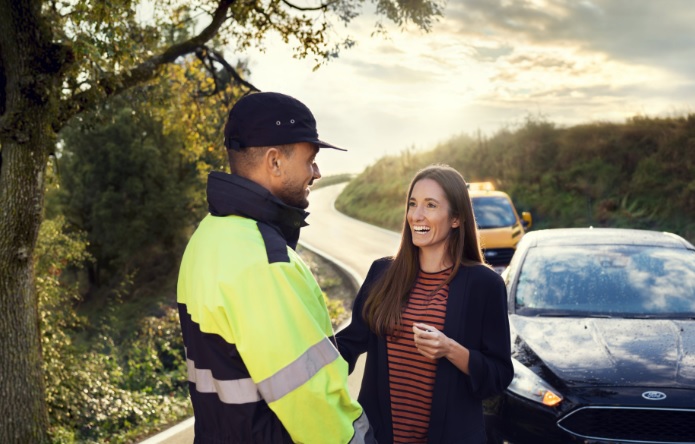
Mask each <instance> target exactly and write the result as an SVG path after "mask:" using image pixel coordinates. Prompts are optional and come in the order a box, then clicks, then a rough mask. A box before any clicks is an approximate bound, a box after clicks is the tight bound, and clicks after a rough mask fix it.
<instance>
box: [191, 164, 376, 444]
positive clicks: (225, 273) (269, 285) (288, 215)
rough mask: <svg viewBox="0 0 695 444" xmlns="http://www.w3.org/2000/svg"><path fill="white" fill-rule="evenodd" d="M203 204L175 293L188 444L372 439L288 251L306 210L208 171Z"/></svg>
mask: <svg viewBox="0 0 695 444" xmlns="http://www.w3.org/2000/svg"><path fill="white" fill-rule="evenodd" d="M208 202H209V206H210V212H211V214H210V215H208V216H207V217H205V218H204V219H203V221H202V222H201V223H200V225H199V226H198V228H197V229H196V231H195V233H194V234H193V236H192V237H191V239H190V241H189V243H188V246H187V248H186V251H185V253H184V255H183V259H182V262H181V269H180V273H179V281H178V290H177V293H178V296H177V298H178V304H179V315H180V319H181V327H182V331H183V338H184V344H185V347H186V361H187V364H188V378H189V386H190V393H191V400H192V404H193V409H194V414H195V435H196V442H197V443H230V444H231V443H240V444H241V443H243V444H249V443H285V442H299V443H307V444H312V443H352V442H355V443H358V442H359V443H362V442H367V443H369V442H374V441H373V438H372V432H371V430H370V429H369V423H368V421H367V418H366V416H365V415H364V413H363V411H362V408H361V406H360V405H359V404H358V403H357V401H355V400H353V399H352V398H351V397H350V395H349V393H348V390H347V374H348V372H347V364H346V362H345V361H344V360H343V359H342V358H341V357H340V355H339V353H338V351H337V349H336V347H335V345H334V342H335V341H334V338H333V329H332V326H331V322H330V319H329V316H328V312H327V310H326V306H325V302H324V300H323V295H322V293H321V290H320V288H319V286H318V284H317V282H316V280H315V279H314V277H313V275H312V274H311V272H310V271H309V269H308V267H307V266H306V265H305V264H304V262H303V261H302V260H301V258H300V257H299V256H298V255H297V253H296V252H295V251H294V247H295V246H296V242H297V239H298V236H299V228H300V227H301V226H302V225H306V224H305V222H304V219H305V217H306V215H307V214H308V213H306V212H304V211H302V210H300V209H297V208H294V207H290V206H287V205H285V204H284V203H283V202H281V201H280V200H279V199H277V198H275V197H274V196H273V195H272V194H270V193H269V192H268V191H267V190H266V189H265V188H263V187H261V186H260V185H258V184H256V183H254V182H252V181H250V180H247V179H244V178H243V177H240V176H237V175H229V174H225V173H219V172H214V173H211V175H210V176H209V178H208Z"/></svg>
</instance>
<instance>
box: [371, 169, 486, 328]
mask: <svg viewBox="0 0 695 444" xmlns="http://www.w3.org/2000/svg"><path fill="white" fill-rule="evenodd" d="M422 179H432V180H434V181H435V182H437V183H438V184H439V186H440V187H442V189H443V190H444V194H445V195H446V199H447V201H448V203H449V216H450V217H452V218H453V217H458V218H459V220H460V223H459V225H458V227H456V228H452V229H451V232H450V233H449V239H448V242H447V251H448V254H449V257H450V258H451V260H452V261H453V262H454V265H453V268H452V270H451V274H450V275H449V277H448V279H447V281H446V282H445V283H444V284H443V285H446V284H448V283H449V281H450V280H451V279H453V277H454V276H456V273H457V272H458V270H459V268H460V267H461V265H462V264H465V265H472V264H483V263H484V260H483V254H482V252H481V251H480V242H479V241H478V229H477V226H476V223H475V216H474V215H473V205H472V203H471V198H470V196H469V195H468V186H467V185H466V182H465V181H464V180H463V176H461V173H459V172H458V171H456V170H455V169H453V168H451V167H450V166H448V165H430V166H428V167H426V168H423V169H422V170H420V171H418V173H417V174H416V175H415V177H413V180H412V181H411V182H410V188H409V189H408V196H407V198H406V200H405V202H406V205H405V216H404V218H403V230H402V233H401V244H400V247H399V248H398V252H397V253H396V256H395V257H394V259H393V263H392V264H391V266H390V267H389V268H388V270H387V271H386V272H385V273H384V275H383V276H382V277H381V278H380V279H379V280H378V281H377V282H375V283H374V285H373V286H372V288H371V289H370V291H369V294H368V296H367V300H366V301H365V304H364V308H363V311H362V314H363V316H364V319H365V320H366V322H367V325H368V326H369V328H370V329H371V330H372V331H373V332H374V333H376V334H377V335H381V336H385V335H388V334H391V333H393V331H394V329H395V328H396V327H397V326H399V325H400V324H401V314H402V313H403V309H404V308H405V305H406V303H407V302H408V297H409V296H410V290H411V289H412V287H413V285H415V280H416V279H417V275H418V273H419V271H420V258H419V249H418V247H416V246H415V245H413V237H412V233H411V231H410V226H409V224H408V202H409V201H410V196H411V194H412V192H413V187H414V186H415V184H416V183H417V182H418V181H420V180H422Z"/></svg>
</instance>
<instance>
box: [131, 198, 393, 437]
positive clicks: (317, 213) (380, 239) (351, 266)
mask: <svg viewBox="0 0 695 444" xmlns="http://www.w3.org/2000/svg"><path fill="white" fill-rule="evenodd" d="M345 185H346V184H339V185H333V186H329V187H326V188H320V189H318V190H315V191H312V192H311V195H310V196H309V202H310V206H309V208H308V211H309V212H310V213H311V214H310V215H309V218H308V219H307V222H308V223H309V226H308V227H305V228H303V229H302V234H301V236H300V244H302V245H303V246H304V247H306V248H308V249H310V250H312V251H314V252H316V253H318V254H320V255H321V256H324V257H325V258H327V259H329V260H330V261H332V262H334V263H335V264H337V265H338V266H340V267H341V268H343V269H344V270H345V271H346V272H347V273H348V274H349V275H350V276H351V277H352V278H353V279H354V280H355V281H356V282H357V283H358V284H361V283H362V281H364V278H365V277H366V276H367V272H368V271H369V266H370V265H371V264H372V262H373V261H374V260H375V259H378V258H380V257H384V256H390V255H393V254H395V253H396V250H397V249H398V244H399V241H400V235H399V234H397V233H394V232H392V231H387V230H384V229H381V228H378V227H375V226H373V225H369V224H366V223H364V222H361V221H358V220H356V219H352V218H350V217H347V216H345V215H344V214H342V213H339V212H338V211H337V210H336V209H335V207H334V206H333V203H334V202H335V199H336V197H337V196H338V195H339V194H340V192H341V191H342V190H343V188H345ZM363 365H364V362H363V360H361V361H358V364H357V368H356V369H355V371H354V372H353V373H352V375H350V376H349V378H348V385H349V390H350V394H351V395H352V396H353V397H355V398H356V397H357V393H358V392H359V384H360V381H361V379H362V366H363ZM192 442H193V418H190V419H188V420H186V421H184V422H182V423H180V424H177V425H176V426H174V427H171V428H170V429H168V430H165V431H164V432H162V433H160V434H158V435H155V436H153V437H151V438H148V439H147V440H145V441H142V442H141V443H140V444H190V443H192Z"/></svg>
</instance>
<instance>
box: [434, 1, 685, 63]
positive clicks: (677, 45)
mask: <svg viewBox="0 0 695 444" xmlns="http://www.w3.org/2000/svg"><path fill="white" fill-rule="evenodd" d="M693 6H694V5H693V3H692V1H691V0H660V1H651V0H603V1H601V0H596V1H589V0H583V1H576V0H535V1H534V0H507V1H499V0H498V1H492V0H457V1H453V2H451V3H450V4H449V6H448V7H447V9H446V11H445V14H446V16H445V17H446V20H450V21H451V22H452V23H451V24H449V25H448V27H449V28H455V29H458V30H459V31H460V32H461V33H462V34H465V35H469V36H477V37H485V38H488V39H492V40H498V41H501V42H516V44H515V46H516V45H518V44H524V43H525V44H527V45H540V46H544V45H552V46H557V45H562V44H566V45H569V46H573V47H577V48H579V49H580V50H581V51H585V52H588V53H600V54H605V55H606V56H607V57H609V58H611V59H613V60H617V61H622V62H624V63H637V64H658V65H660V66H663V67H666V68H670V69H673V70H674V71H676V72H678V73H679V74H681V75H684V76H686V75H687V76H693V74H695V67H694V65H693V63H691V62H690V61H691V60H695V26H694V25H693V24H694V23H695V7H693Z"/></svg>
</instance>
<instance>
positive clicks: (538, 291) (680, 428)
mask: <svg viewBox="0 0 695 444" xmlns="http://www.w3.org/2000/svg"><path fill="white" fill-rule="evenodd" d="M503 277H504V278H505V280H506V282H507V290H508V292H509V322H510V327H511V335H512V337H511V339H512V357H513V360H514V380H513V381H512V383H511V385H510V386H509V388H508V389H507V390H505V392H504V393H503V394H502V395H500V396H498V397H495V398H491V399H488V400H486V403H485V408H486V421H487V424H488V435H489V436H488V438H489V442H492V443H502V442H510V443H532V444H538V443H544V444H545V443H547V444H552V443H558V444H565V443H575V442H576V443H579V442H581V443H686V442H688V443H695V247H693V245H692V244H690V243H689V242H687V241H686V240H685V239H683V238H681V237H679V236H676V235H674V234H670V233H662V232H655V231H644V230H628V229H608V228H576V229H551V230H540V231H535V232H530V233H528V234H526V235H525V236H524V238H523V239H522V240H521V242H519V245H518V247H517V250H516V253H515V254H514V257H513V258H512V261H511V263H510V265H509V267H508V268H507V270H506V271H505V272H504V274H503Z"/></svg>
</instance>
